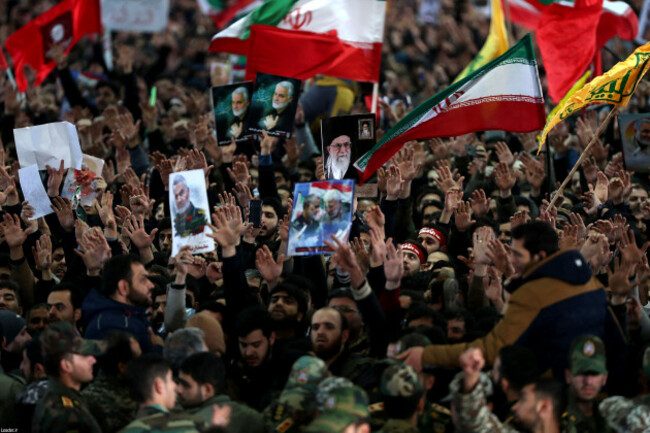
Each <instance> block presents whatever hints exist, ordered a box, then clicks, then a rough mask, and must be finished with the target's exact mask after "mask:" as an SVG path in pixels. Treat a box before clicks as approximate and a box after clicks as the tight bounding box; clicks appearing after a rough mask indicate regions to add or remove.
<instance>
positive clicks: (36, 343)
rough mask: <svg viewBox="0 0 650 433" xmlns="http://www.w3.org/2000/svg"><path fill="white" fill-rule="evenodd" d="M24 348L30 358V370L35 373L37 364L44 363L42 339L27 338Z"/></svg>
mask: <svg viewBox="0 0 650 433" xmlns="http://www.w3.org/2000/svg"><path fill="white" fill-rule="evenodd" d="M23 350H24V351H25V353H26V354H27V359H29V364H30V369H29V370H30V372H31V373H32V374H34V367H35V366H36V364H43V349H42V348H41V340H39V339H38V338H32V339H31V340H27V341H26V342H25V344H24V345H23Z"/></svg>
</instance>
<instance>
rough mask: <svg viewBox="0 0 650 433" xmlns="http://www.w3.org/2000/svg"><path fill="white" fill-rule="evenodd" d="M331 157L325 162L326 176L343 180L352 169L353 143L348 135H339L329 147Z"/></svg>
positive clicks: (328, 151)
mask: <svg viewBox="0 0 650 433" xmlns="http://www.w3.org/2000/svg"><path fill="white" fill-rule="evenodd" d="M327 153H328V154H329V157H328V158H327V161H326V162H325V176H326V177H327V178H328V179H343V178H344V177H345V173H346V172H347V171H348V168H349V167H350V160H351V158H352V142H351V141H350V137H348V136H347V135H339V136H338V137H336V138H335V139H334V140H332V142H331V143H330V145H329V146H327Z"/></svg>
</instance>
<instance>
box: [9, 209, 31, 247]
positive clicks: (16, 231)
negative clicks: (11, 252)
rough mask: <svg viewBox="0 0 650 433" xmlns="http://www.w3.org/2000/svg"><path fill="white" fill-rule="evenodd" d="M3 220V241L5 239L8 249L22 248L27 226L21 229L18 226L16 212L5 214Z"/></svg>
mask: <svg viewBox="0 0 650 433" xmlns="http://www.w3.org/2000/svg"><path fill="white" fill-rule="evenodd" d="M3 221H4V235H5V241H7V245H8V246H9V249H14V248H16V249H17V248H21V249H22V246H23V244H24V243H25V240H27V235H28V234H29V228H27V229H25V230H23V229H22V228H21V227H20V218H19V217H18V215H16V214H5V215H4V216H3Z"/></svg>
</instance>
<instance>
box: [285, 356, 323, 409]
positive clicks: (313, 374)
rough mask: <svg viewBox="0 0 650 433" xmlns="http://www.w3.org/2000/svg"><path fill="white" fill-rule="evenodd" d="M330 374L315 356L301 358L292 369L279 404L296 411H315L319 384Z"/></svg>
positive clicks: (321, 361)
mask: <svg viewBox="0 0 650 433" xmlns="http://www.w3.org/2000/svg"><path fill="white" fill-rule="evenodd" d="M328 374H329V371H328V369H327V365H326V364H325V362H323V360H322V359H320V358H316V357H315V356H301V357H300V358H298V360H297V361H296V362H294V364H293V367H291V372H290V373H289V378H288V379H287V383H286V385H285V386H284V390H283V391H282V393H281V394H280V397H279V398H278V403H280V404H284V405H286V406H290V407H291V408H292V409H294V410H306V411H309V410H314V409H315V408H316V393H317V392H318V384H319V383H321V382H322V381H323V379H325V378H326V377H327V376H328Z"/></svg>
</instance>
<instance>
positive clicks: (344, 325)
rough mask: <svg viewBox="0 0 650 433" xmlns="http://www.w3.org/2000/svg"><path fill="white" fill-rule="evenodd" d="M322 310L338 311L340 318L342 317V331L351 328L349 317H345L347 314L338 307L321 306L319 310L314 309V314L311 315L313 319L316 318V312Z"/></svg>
mask: <svg viewBox="0 0 650 433" xmlns="http://www.w3.org/2000/svg"><path fill="white" fill-rule="evenodd" d="M321 310H329V311H336V314H338V315H339V317H340V319H341V332H343V331H346V330H348V329H350V325H349V324H348V318H347V317H345V314H343V313H342V312H340V311H339V310H337V309H336V308H334V307H323V308H319V309H318V310H316V311H314V314H312V316H311V317H312V319H313V318H314V315H315V314H316V313H318V312H319V311H321Z"/></svg>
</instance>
